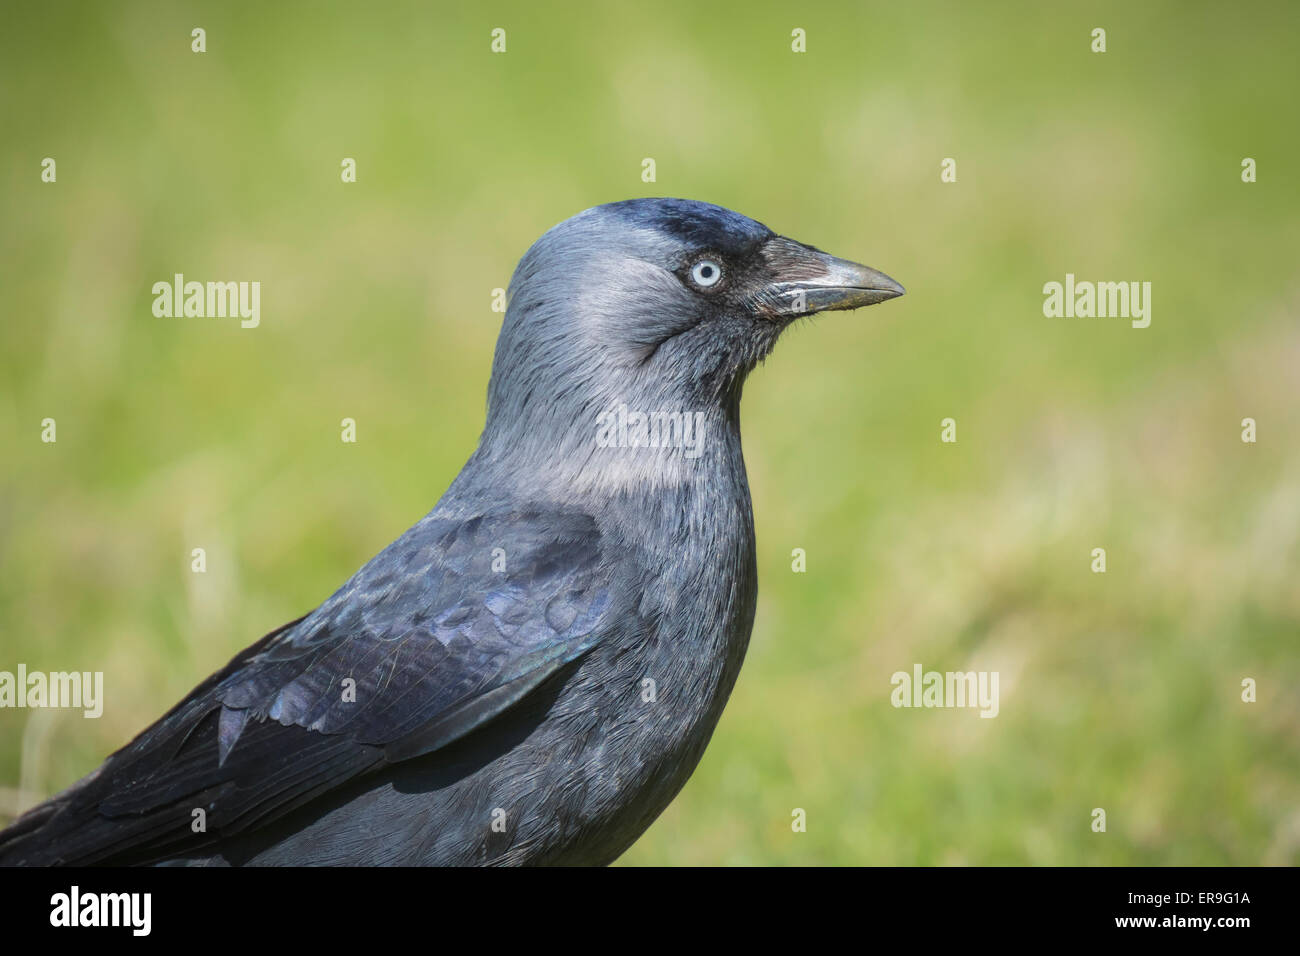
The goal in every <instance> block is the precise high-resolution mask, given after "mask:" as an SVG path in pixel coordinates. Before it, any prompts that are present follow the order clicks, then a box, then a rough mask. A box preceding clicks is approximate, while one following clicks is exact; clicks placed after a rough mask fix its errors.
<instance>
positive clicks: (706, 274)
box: [691, 259, 722, 289]
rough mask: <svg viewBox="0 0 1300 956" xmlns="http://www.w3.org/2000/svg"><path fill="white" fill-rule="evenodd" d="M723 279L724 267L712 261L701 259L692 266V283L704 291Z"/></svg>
mask: <svg viewBox="0 0 1300 956" xmlns="http://www.w3.org/2000/svg"><path fill="white" fill-rule="evenodd" d="M721 278H722V266H720V265H718V264H717V263H716V262H714V261H713V260H712V259H701V260H700V261H699V262H697V263H695V265H693V266H691V281H692V282H694V283H695V284H696V285H697V286H699V287H700V288H702V289H707V288H708V287H709V286H712V285H717V284H718V280H719V279H721Z"/></svg>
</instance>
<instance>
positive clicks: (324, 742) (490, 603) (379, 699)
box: [0, 510, 635, 862]
mask: <svg viewBox="0 0 1300 956" xmlns="http://www.w3.org/2000/svg"><path fill="white" fill-rule="evenodd" d="M610 551H611V546H610V545H609V544H608V543H607V542H605V541H603V540H602V537H601V534H600V531H599V529H598V528H597V525H596V521H595V519H594V518H593V517H591V516H590V515H586V514H579V513H573V512H555V511H545V510H537V511H516V512H511V513H506V514H497V515H480V516H476V517H472V518H469V519H465V520H461V519H439V518H435V517H433V516H430V517H428V518H426V519H424V520H423V521H421V522H420V523H419V524H417V525H416V526H415V527H414V528H412V529H411V530H410V531H408V532H407V533H406V534H404V535H403V536H402V537H401V538H399V539H398V540H397V541H395V542H393V544H391V545H390V546H389V547H388V548H386V549H385V550H384V551H383V552H382V553H381V554H380V555H378V556H377V557H376V558H375V559H374V560H372V561H371V562H370V563H368V564H367V565H366V566H365V567H363V568H362V569H361V570H360V571H359V572H357V574H356V575H355V576H354V577H353V578H352V579H351V580H350V581H349V582H348V583H347V584H346V585H344V586H343V587H342V588H341V589H340V590H339V591H338V592H337V593H336V594H334V595H333V596H332V597H331V598H330V599H329V600H327V601H326V602H325V603H324V604H322V605H321V606H320V607H319V608H317V609H316V610H315V611H314V612H312V613H311V614H309V615H307V616H306V617H304V618H301V619H299V620H298V621H295V622H292V623H290V624H287V625H285V626H284V627H283V628H280V629H279V630H278V631H274V632H272V633H271V634H268V635H267V636H266V637H264V638H263V639H262V640H261V641H259V642H258V643H257V644H255V645H253V646H252V647H250V648H248V649H247V650H245V651H244V652H242V653H241V654H240V655H238V656H237V657H235V659H234V660H232V661H231V662H230V664H228V665H227V666H226V667H225V668H224V669H223V670H222V671H220V672H218V673H216V674H214V675H213V676H212V677H210V678H209V679H208V680H206V681H204V683H203V684H201V685H199V687H197V688H195V690H194V691H193V692H192V693H191V694H190V695H189V696H188V697H186V698H185V699H184V700H183V701H181V702H180V703H179V704H177V705H176V707H174V708H172V710H171V711H170V712H168V713H167V714H166V715H165V716H164V717H163V718H161V719H160V720H159V721H158V722H157V723H155V724H154V725H153V726H151V727H150V728H148V729H147V730H145V731H144V732H143V733H142V734H140V736H139V737H137V738H136V739H135V740H134V741H132V742H131V743H130V744H128V745H127V746H126V747H124V748H123V749H122V750H120V751H118V752H117V753H116V754H114V755H113V756H112V757H110V758H109V760H108V761H107V762H106V763H105V764H104V765H103V766H102V767H101V768H100V769H99V770H98V771H96V773H95V774H93V775H92V776H91V777H89V778H87V779H86V780H85V781H83V782H82V783H81V784H79V785H77V786H75V787H74V788H73V789H72V790H70V791H68V792H66V793H65V794H63V795H61V796H60V797H56V798H55V799H54V800H53V801H51V802H50V803H49V804H46V805H43V807H38V808H37V809H36V810H33V811H32V814H31V815H30V816H32V817H33V819H32V820H29V821H24V820H20V821H18V823H16V824H15V827H14V828H13V830H14V833H15V834H16V835H18V836H21V835H22V834H23V833H30V834H31V835H32V837H33V839H34V841H35V842H36V843H53V844H54V847H53V848H54V850H55V853H56V855H57V858H58V859H59V860H62V861H64V862H71V861H74V860H76V861H81V862H96V861H105V860H108V859H119V858H121V856H122V854H126V855H128V856H132V857H136V858H149V857H151V856H152V857H154V858H156V857H158V856H160V855H166V854H169V853H176V852H178V851H179V850H181V849H184V848H188V847H193V846H199V845H203V844H204V843H212V842H214V841H215V839H216V838H217V837H218V836H230V835H233V834H237V833H241V832H246V831H248V830H249V829H251V828H255V827H257V826H260V825H264V824H265V823H268V822H270V821H271V820H273V819H276V818H278V817H280V816H282V815H283V814H284V813H287V812H288V811H290V810H292V809H294V808H296V807H299V806H302V805H303V804H305V803H307V802H309V801H310V800H312V799H314V798H316V797H318V796H319V795H321V794H322V793H325V792H328V791H330V790H332V789H334V788H336V787H338V786H339V785H341V784H342V783H343V782H345V781H347V780H349V779H351V778H354V777H356V776H358V775H359V774H364V773H366V772H369V771H371V770H374V769H376V768H377V767H379V766H381V765H383V764H385V763H391V762H395V761H400V760H405V759H409V758H411V757H415V756H418V755H420V754H426V753H429V752H431V751H434V750H437V749H438V748H440V747H442V746H445V745H446V744H448V743H450V742H452V741H454V740H456V739H458V738H459V737H462V736H464V735H465V734H467V733H469V732H470V731H472V730H474V729H475V728H476V727H479V726H481V725H482V724H483V723H485V722H486V721H489V720H491V719H492V718H493V717H495V716H496V715H498V714H500V713H501V712H502V711H504V710H505V709H507V708H509V707H510V706H511V705H512V704H513V703H515V702H516V701H518V700H520V699H521V698H522V697H523V696H524V695H526V694H527V693H528V692H529V691H530V690H532V689H533V688H535V687H536V686H537V685H538V684H540V683H541V682H542V681H544V680H545V679H546V678H547V677H549V676H551V675H552V674H554V673H555V672H556V671H557V670H559V669H560V668H561V667H563V666H564V665H565V664H567V663H570V662H572V661H574V660H575V659H577V658H578V657H579V656H581V655H582V654H584V653H585V652H586V651H588V650H590V649H591V648H592V647H593V646H594V645H595V643H596V642H597V641H598V640H600V639H601V637H602V636H604V635H605V634H607V633H608V632H609V631H610V630H611V629H612V628H613V627H615V626H618V625H617V622H618V621H619V620H620V619H623V618H625V617H626V616H627V612H628V611H629V609H631V608H635V604H634V603H629V602H631V601H633V598H632V597H631V596H630V592H629V591H628V590H627V589H626V588H625V587H623V585H622V582H621V581H620V580H619V579H618V577H617V571H616V569H617V568H618V566H619V564H620V562H619V561H618V560H617V559H616V558H615V557H614V556H613V555H611V553H610ZM200 809H201V810H202V815H203V816H204V818H205V830H206V832H205V833H199V834H195V833H194V832H193V830H194V827H193V825H192V824H193V821H194V819H195V816H196V813H195V811H197V810H200ZM43 810H44V811H45V813H44V816H42V815H41V811H43ZM60 819H62V821H63V825H59V820H60ZM24 824H25V825H24ZM4 842H5V841H4V837H3V836H0V860H5V859H6V857H9V858H12V857H13V855H14V854H13V853H8V852H6V848H5V846H4Z"/></svg>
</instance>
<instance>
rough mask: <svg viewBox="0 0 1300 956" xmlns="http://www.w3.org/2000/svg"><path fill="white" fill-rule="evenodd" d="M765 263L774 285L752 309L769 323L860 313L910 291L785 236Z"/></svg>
mask: <svg viewBox="0 0 1300 956" xmlns="http://www.w3.org/2000/svg"><path fill="white" fill-rule="evenodd" d="M763 257H764V259H765V260H766V261H767V267H768V274H769V275H770V276H772V280H773V281H772V282H770V283H769V284H768V285H767V286H765V287H764V288H763V289H762V291H761V292H760V293H759V294H758V295H757V296H755V298H754V303H753V305H754V309H755V311H756V312H758V313H759V314H760V315H762V316H763V317H764V318H770V319H776V318H794V317H796V316H800V315H812V314H813V313H814V312H826V311H830V310H832V309H858V308H861V307H862V306H864V305H875V304H876V303H877V302H884V301H885V300H886V299H893V298H895V297H897V296H900V295H902V294H903V293H904V292H906V291H907V290H906V289H904V288H903V287H902V286H901V285H899V284H898V283H897V282H895V281H894V280H893V279H891V278H890V277H889V276H887V275H885V274H884V273H883V272H877V271H876V270H875V269H872V268H870V267H869V266H864V265H859V264H858V263H856V262H849V261H848V260H847V259H837V258H835V257H834V256H828V255H827V254H826V253H824V252H822V251H821V250H820V249H814V248H812V246H805V245H804V244H803V243H801V242H795V241H794V240H793V239H786V238H785V237H784V236H776V237H774V238H772V239H770V240H768V242H767V243H766V245H764V246H763Z"/></svg>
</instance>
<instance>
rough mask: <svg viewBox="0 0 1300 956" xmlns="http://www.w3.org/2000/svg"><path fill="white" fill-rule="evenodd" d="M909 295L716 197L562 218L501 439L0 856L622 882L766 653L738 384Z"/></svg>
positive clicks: (501, 392) (493, 436)
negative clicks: (359, 562) (629, 857)
mask: <svg viewBox="0 0 1300 956" xmlns="http://www.w3.org/2000/svg"><path fill="white" fill-rule="evenodd" d="M701 263H704V265H703V266H702V267H701ZM712 268H716V270H717V274H716V275H715V274H714V273H713V271H712ZM709 280H712V281H709ZM901 293H902V288H901V287H900V286H898V285H897V283H894V282H893V280H891V279H889V278H888V277H886V276H883V275H881V274H880V273H877V272H875V271H874V270H870V269H867V268H865V267H862V266H856V265H854V264H852V263H848V262H844V261H843V260H838V259H833V258H831V257H829V256H826V255H825V254H823V253H820V252H818V251H817V250H815V249H812V248H811V247H807V246H803V245H801V244H799V243H795V242H792V241H791V240H787V239H783V238H782V237H779V236H776V235H774V234H773V233H772V232H771V231H770V230H768V229H767V228H766V227H764V226H762V225H760V224H759V223H756V222H754V221H753V220H750V219H747V218H745V217H743V216H740V215H738V214H736V213H733V212H730V211H729V210H725V209H722V208H720V207H717V206H711V205H708V204H705V203H697V202H691V201H686V200H666V199H660V200H632V201H629V202H624V203H614V204H611V205H608V206H601V207H596V208H595V209H591V210H588V211H586V212H585V213H582V214H580V215H578V216H575V217H574V218H573V219H570V220H568V221H566V222H564V223H561V224H560V225H559V226H557V227H555V228H554V229H552V230H551V231H549V232H548V233H547V234H546V235H545V236H543V237H542V238H541V239H540V240H538V242H537V243H536V244H535V245H534V246H533V248H532V249H531V250H530V251H529V252H528V254H527V255H526V256H525V257H524V259H523V260H522V261H521V263H520V265H519V268H518V269H517V270H516V273H515V276H514V278H513V280H512V282H511V294H510V303H509V307H508V311H507V315H506V319H505V323H504V325H503V328H502V332H501V336H500V339H499V340H498V344H497V350H496V357H495V361H494V365H493V375H492V381H491V384H490V387H489V408H488V418H487V423H486V426H485V428H484V432H483V437H482V438H481V440H480V443H479V447H478V449H477V450H476V451H475V453H474V454H473V456H472V457H471V458H470V459H469V461H468V462H467V463H466V465H465V467H464V469H463V470H462V471H461V473H460V475H459V476H458V477H457V478H456V480H455V481H454V482H453V483H452V485H451V487H450V488H449V489H448V490H447V492H446V494H445V495H444V496H443V497H442V499H441V500H440V501H439V502H438V504H437V506H436V507H435V508H434V510H433V511H432V512H431V513H430V514H429V515H428V516H426V517H425V518H424V519H423V520H421V521H420V522H419V523H418V524H416V525H415V526H414V527H412V528H411V529H410V530H408V531H407V532H406V533H405V534H403V535H402V536H401V537H400V538H398V539H397V540H396V541H395V542H393V544H391V545H390V546H389V547H388V548H386V549H385V550H384V551H383V552H381V553H380V554H379V555H378V556H376V557H375V558H374V559H373V560H371V561H370V562H369V563H367V564H366V565H365V566H364V567H363V568H362V569H361V570H360V571H359V572H357V574H356V575H355V576H354V577H353V578H352V579H351V580H350V581H348V582H347V583H346V584H345V585H344V586H343V587H342V588H341V589H340V590H339V591H338V592H337V593H335V594H334V595H333V596H332V597H330V598H329V599H328V600H326V601H325V602H324V603H323V604H322V605H321V606H320V607H318V608H317V609H316V610H315V611H313V612H312V613H310V614H308V615H307V616H305V617H303V618H301V619H299V620H297V621H294V622H292V623H290V624H288V625H285V626H284V627H282V628H280V629H279V630H277V631H275V632H272V633H271V634H269V635H267V636H266V637H265V638H263V639H262V640H261V641H259V642H258V643H256V644H254V645H253V646H252V647H250V648H248V649H247V650H245V651H243V652H242V653H241V654H239V655H238V656H237V657H235V659H234V660H232V661H231V662H230V663H229V664H228V665H227V666H226V667H225V668H224V669H223V670H222V671H220V672H218V673H217V674H214V675H212V676H211V677H209V678H208V679H207V680H206V681H204V682H203V683H202V684H201V685H199V686H198V687H197V688H195V690H194V691H193V692H192V693H191V694H190V695H189V696H188V697H186V698H185V699H184V700H183V701H181V702H180V703H179V704H177V705H176V706H175V707H174V708H173V709H172V710H171V711H169V712H168V713H167V714H166V715H164V716H163V717H162V718H161V719H160V720H159V721H158V722H157V723H155V724H154V725H153V726H151V727H150V728H148V729H147V730H146V731H144V732H143V733H142V734H141V735H140V736H139V737H137V738H136V739H135V740H134V741H132V742H131V743H130V744H128V745H127V746H126V747H124V748H123V749H122V750H120V751H118V752H117V753H116V754H114V755H113V756H111V757H110V758H109V759H108V760H107V761H106V762H105V763H104V765H103V766H102V767H101V768H100V769H99V770H97V771H95V772H94V773H93V774H91V775H90V776H88V777H86V778H85V779H84V780H82V781H80V782H79V783H77V784H76V785H74V786H73V787H71V788H69V790H67V791H65V792H64V793H62V794H60V795H58V796H56V797H54V798H53V799H52V800H50V801H48V802H47V803H45V804H42V805H41V806H39V807H36V808H35V809H33V810H32V811H30V812H29V813H28V814H26V815H25V816H24V817H22V818H21V819H19V820H18V821H17V822H16V823H15V824H14V825H13V826H12V827H10V828H9V829H8V830H5V831H4V832H3V833H0V863H5V864H23V863H26V864H52V863H73V864H76V863H188V864H215V865H223V864H478V863H495V864H499V863H534V864H538V863H590V864H603V863H608V862H610V861H611V860H613V859H614V858H616V857H617V856H618V855H619V854H620V853H622V852H623V850H624V849H626V848H627V847H628V846H629V845H630V844H631V843H632V842H633V841H634V840H635V839H636V838H637V837H638V836H639V835H640V834H641V833H642V832H643V831H644V829H645V828H646V827H647V826H649V824H650V823H651V822H652V821H653V820H654V818H655V817H656V816H657V815H658V814H659V813H660V812H661V811H662V810H663V808H664V807H665V806H666V805H667V804H668V802H669V801H670V800H671V799H672V798H673V796H674V795H675V794H676V793H677V792H678V791H679V790H680V789H681V787H682V786H683V785H684V784H685V782H686V780H687V778H688V777H689V775H690V773H691V771H692V770H693V769H694V767H695V765H696V763H697V762H698V761H699V758H700V756H701V754H702V753H703V750H704V747H705V745H706V743H707V742H708V740H709V737H710V735H711V734H712V732H713V729H714V727H715V725H716V724H717V721H718V718H719V716H720V715H721V712H722V708H723V705H724V704H725V702H726V699H727V697H728V695H729V694H730V692H731V689H732V686H733V684H734V683H735V680H736V676H737V673H738V671H739V668H740V664H741V660H742V659H743V657H744V653H745V648H746V645H747V643H748V640H749V634H750V629H751V627H752V624H753V617H754V607H755V602H756V597H757V578H756V571H755V566H756V562H755V542H754V532H753V519H752V514H751V509H750V498H749V488H748V483H747V481H746V478H745V466H744V460H743V456H742V454H741V446H740V426H739V406H740V395H741V387H742V385H743V382H744V378H745V376H746V374H747V373H748V372H749V371H750V370H751V369H752V368H753V367H754V365H755V364H756V363H757V362H758V361H760V360H761V359H762V358H763V357H764V356H766V355H767V353H768V352H769V351H770V350H771V348H772V346H773V344H774V343H775V341H776V339H777V337H778V336H779V335H780V333H781V331H782V330H783V329H784V328H785V327H786V326H787V325H788V324H789V323H790V322H791V321H793V320H794V319H796V318H797V317H799V316H800V315H806V314H809V313H811V312H816V311H820V310H822V309H828V308H854V307H857V306H859V305H866V304H871V303H873V302H878V301H882V300H883V299H886V298H890V297H893V296H895V295H899V294H901ZM618 407H622V408H625V409H631V410H633V411H634V412H639V413H641V414H643V415H645V414H673V413H675V414H678V415H690V416H693V417H692V418H691V419H690V421H691V422H693V423H695V424H696V426H697V429H698V433H697V434H698V437H699V438H700V441H699V443H698V447H695V448H692V447H689V445H687V444H685V443H683V442H682V441H680V440H679V441H678V442H677V444H672V443H671V442H663V443H657V444H656V445H655V446H652V447H648V446H647V445H645V444H640V445H636V444H634V445H632V446H628V445H618V444H610V443H608V442H601V441H598V440H597V438H596V436H597V424H596V423H597V421H598V419H599V417H600V416H601V415H602V414H604V413H607V412H608V411H609V410H611V409H614V408H618ZM677 437H678V438H679V439H681V437H682V436H681V434H680V432H679V433H678V436H677ZM196 819H202V821H203V824H204V826H203V827H202V828H201V829H197V828H196V827H195V825H194V823H195V820H196Z"/></svg>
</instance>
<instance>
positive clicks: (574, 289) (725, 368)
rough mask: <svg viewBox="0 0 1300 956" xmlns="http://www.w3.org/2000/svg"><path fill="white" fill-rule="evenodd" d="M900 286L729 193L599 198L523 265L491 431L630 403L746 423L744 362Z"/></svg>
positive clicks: (554, 428)
mask: <svg viewBox="0 0 1300 956" xmlns="http://www.w3.org/2000/svg"><path fill="white" fill-rule="evenodd" d="M903 291H904V290H903V287H902V286H901V285H899V284H898V283H897V282H895V281H894V280H893V279H891V278H890V277H889V276H887V275H885V274H883V273H881V272H877V271H876V270H875V269H871V268H869V267H867V266H864V265H859V264H857V263H854V262H850V261H847V260H844V259H838V258H836V257H834V256H831V255H827V254H826V253H824V252H822V251H820V250H818V249H815V248H813V247H812V246H809V245H805V244H803V243H801V242H796V241H795V240H793V239H789V238H786V237H784V236H780V235H777V234H776V233H774V232H773V231H772V230H771V229H769V228H767V227H766V226H764V225H763V224H761V223H759V222H756V221H754V220H753V219H750V218H748V217H746V216H742V215H740V214H739V213H735V212H732V211H731V210H729V209H724V208H722V207H721V206H715V205H711V204H709V203H704V202H696V201H693V200H685V199H631V200H626V201H624V202H615V203H609V204H607V205H603V206H596V207H594V208H592V209H588V210H586V211H585V212H582V213H579V214H578V215H576V216H574V217H572V218H571V219H568V220H565V221H564V222H562V223H560V224H559V225H557V226H555V227H553V228H552V229H550V230H549V231H548V232H546V233H545V234H544V235H543V236H542V237H541V238H540V239H538V240H537V242H536V243H534V244H533V246H532V248H530V249H529V250H528V252H527V254H525V256H524V257H523V259H522V260H521V261H520V263H519V265H518V267H517V268H516V270H515V273H514V276H513V278H512V279H511V282H510V290H509V296H508V305H507V310H506V318H505V322H504V324H503V326H502V329H501V334H500V337H499V339H498V341H497V349H496V356H495V359H494V363H493V370H492V382H491V385H490V386H489V392H488V426H487V428H486V429H485V432H484V436H485V441H489V440H491V439H494V438H498V437H500V443H501V448H500V449H499V451H500V453H502V454H504V453H505V452H506V450H507V449H508V448H509V447H518V446H519V445H521V444H526V442H527V439H528V437H529V436H535V435H538V434H542V435H547V436H550V437H551V438H552V439H554V438H555V436H556V435H557V432H560V431H564V430H566V429H569V430H572V429H573V428H575V427H576V428H578V429H579V431H581V429H582V428H584V427H586V426H587V424H588V423H589V422H590V421H591V420H592V419H593V417H594V416H598V415H600V414H602V413H603V412H605V411H607V410H608V409H610V408H611V407H614V406H617V405H620V404H621V405H622V406H624V407H627V408H631V409H633V410H636V409H641V410H646V411H654V410H664V409H672V408H676V409H682V410H692V409H695V410H701V411H702V412H704V413H708V414H717V415H722V416H723V417H724V418H726V417H730V418H731V419H733V420H734V421H736V422H738V407H739V400H740V392H741V387H742V385H743V383H744V380H745V377H746V375H747V374H748V373H749V372H750V371H751V370H752V369H753V368H754V367H755V365H757V364H758V363H759V362H760V361H762V360H763V359H764V358H765V357H766V356H767V355H768V353H769V352H770V351H771V350H772V347H773V346H774V345H775V344H776V341H777V339H778V337H779V336H780V334H781V332H782V331H784V330H785V329H786V328H787V327H788V326H789V325H790V324H791V323H792V322H794V321H795V320H796V319H799V318H801V317H803V316H808V315H812V314H814V313H817V312H823V311H827V310H831V309H856V308H859V307H861V306H866V305H874V304H875V303H878V302H883V301H885V300H886V299H892V298H894V297H895V296H899V295H902V294H903ZM587 434H588V436H589V434H590V432H589V431H588V432H587ZM505 436H510V437H505ZM570 451H571V452H577V449H570ZM666 454H669V455H670V454H671V451H669V452H667V453H666ZM534 457H537V456H536V455H535V456H534Z"/></svg>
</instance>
